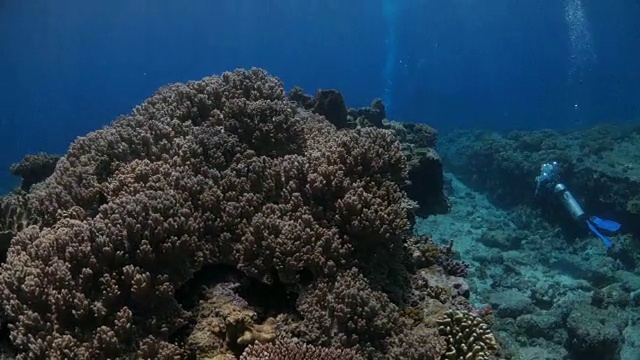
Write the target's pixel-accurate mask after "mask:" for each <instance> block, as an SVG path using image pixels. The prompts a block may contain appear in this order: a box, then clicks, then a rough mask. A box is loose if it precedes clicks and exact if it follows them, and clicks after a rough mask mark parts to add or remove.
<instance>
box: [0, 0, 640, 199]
mask: <svg viewBox="0 0 640 360" xmlns="http://www.w3.org/2000/svg"><path fill="white" fill-rule="evenodd" d="M384 1H387V2H389V1H392V0H366V1H365V0H352V1H344V0H339V1H338V0H322V1H320V0H316V1H313V0H311V1H295V0H268V1H257V0H216V1H209V0H193V1H185V0H179V1H178V0H163V1H157V0H115V1H101V2H99V1H78V0H60V1H55V2H54V1H44V0H32V1H18V0H0V49H1V55H0V56H1V57H0V150H1V151H0V192H2V191H3V190H7V189H8V188H10V187H12V186H14V185H15V184H16V182H15V181H13V182H12V180H11V177H10V176H9V174H8V170H6V169H8V167H9V165H10V164H11V163H12V162H15V161H17V160H19V159H20V158H21V157H22V156H23V155H24V154H26V153H31V152H36V151H47V152H57V153H63V152H64V151H65V150H66V148H67V147H68V145H69V142H70V141H72V140H73V138H75V137H76V136H79V135H83V134H85V133H87V132H89V131H91V130H95V129H97V128H99V127H101V126H104V125H106V124H108V123H109V122H110V121H111V120H113V119H114V118H115V117H116V116H117V115H119V114H123V113H127V112H129V111H130V110H131V108H132V107H133V106H135V105H136V104H138V103H139V102H141V101H142V100H143V99H145V98H146V97H148V96H149V95H150V94H152V93H153V91H154V90H155V89H156V88H158V87H159V86H161V85H163V84H166V83H169V82H176V81H186V80H190V79H199V78H201V77H203V76H207V75H211V74H217V73H220V72H222V71H226V70H232V69H234V68H237V67H252V66H258V67H262V68H265V69H267V70H268V71H269V72H271V73H272V74H274V75H276V76H278V77H280V78H281V79H282V80H283V81H284V82H285V84H286V86H287V88H291V87H293V86H294V85H300V86H302V87H303V88H305V90H306V91H307V92H310V93H313V92H315V90H316V89H317V88H338V89H340V90H341V91H342V92H343V93H344V95H345V97H346V100H347V102H348V104H349V105H351V106H364V105H367V104H368V103H369V102H370V101H371V99H373V98H375V97H383V94H384V89H385V87H387V80H388V79H387V78H385V76H386V75H385V72H384V69H385V68H387V69H388V68H389V67H387V64H385V61H386V59H387V58H389V57H388V54H389V51H395V54H394V56H393V57H392V58H395V60H396V61H395V62H394V64H392V65H393V66H392V67H391V69H392V72H391V76H392V78H393V86H392V87H391V89H390V92H389V93H388V96H389V98H390V99H392V102H391V106H390V109H389V115H390V116H389V117H391V118H395V119H398V120H404V121H418V122H427V123H429V124H431V125H433V126H435V127H436V128H438V129H440V130H443V131H446V130H449V129H452V128H459V127H493V128H512V127H529V128H531V127H533V128H537V127H558V126H562V127H570V126H584V125H588V124H592V123H594V122H597V121H607V120H628V119H634V118H638V117H640V116H639V115H640V100H639V99H640V66H639V65H637V64H640V21H637V19H640V6H639V5H638V2H637V1H636V0H616V1H600V0H583V4H584V8H585V13H586V15H587V18H588V20H589V21H590V25H591V27H590V29H591V33H592V38H593V45H594V49H595V53H596V54H597V59H598V61H597V63H596V64H595V66H593V67H592V69H591V70H590V71H588V72H584V73H583V74H582V76H581V80H582V82H581V83H579V82H577V81H575V79H574V80H573V81H570V80H571V79H570V77H569V68H570V55H571V54H570V52H569V39H568V30H567V25H566V23H565V20H564V9H563V1H559V0H540V1H524V2H523V1H518V2H514V1H512V0H484V1H480V0H432V1H426V0H397V1H396V4H397V8H398V9H399V12H398V14H397V18H396V22H395V25H394V31H395V41H394V44H393V47H390V46H389V44H388V43H385V40H388V31H389V28H388V18H385V16H384V13H383V2H384ZM310 4H313V5H310ZM574 104H579V105H580V106H579V108H578V109H575V108H574Z"/></svg>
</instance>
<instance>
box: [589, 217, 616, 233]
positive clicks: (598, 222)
mask: <svg viewBox="0 0 640 360" xmlns="http://www.w3.org/2000/svg"><path fill="white" fill-rule="evenodd" d="M589 221H590V222H591V223H593V225H595V226H597V227H598V228H599V229H600V230H606V231H609V232H616V231H618V230H620V224H618V223H617V222H615V221H612V220H605V219H600V218H599V217H597V216H592V217H591V218H590V219H589Z"/></svg>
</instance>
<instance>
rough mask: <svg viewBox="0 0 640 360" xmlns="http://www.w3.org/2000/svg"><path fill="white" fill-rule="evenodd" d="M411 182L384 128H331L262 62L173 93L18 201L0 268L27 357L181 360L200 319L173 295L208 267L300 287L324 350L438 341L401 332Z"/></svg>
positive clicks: (6, 312)
mask: <svg viewBox="0 0 640 360" xmlns="http://www.w3.org/2000/svg"><path fill="white" fill-rule="evenodd" d="M406 177H407V164H406V161H405V158H404V157H403V156H402V153H401V149H400V146H399V144H398V142H397V141H396V139H395V138H394V137H393V135H392V134H391V133H390V132H389V131H386V130H381V129H375V128H365V129H360V130H340V131H338V130H337V129H336V128H335V127H334V126H333V125H331V124H330V123H329V122H328V121H327V120H326V119H325V118H324V117H322V116H320V115H317V114H312V113H310V112H308V111H306V110H304V109H302V108H300V107H298V106H297V105H295V104H294V103H292V102H290V101H288V100H287V99H286V97H285V91H284V88H283V85H282V83H281V82H280V81H279V80H278V79H277V78H274V77H272V76H270V75H269V74H267V73H266V72H264V71H262V70H260V69H251V70H236V71H234V72H227V73H224V74H222V75H221V76H213V77H207V78H204V79H202V80H200V81H192V82H188V83H186V84H174V85H170V86H166V87H164V88H162V89H160V90H159V91H157V92H156V93H155V94H154V95H153V96H151V97H150V98H149V99H147V100H146V101H144V102H143V103H142V104H141V105H139V106H138V107H136V108H135V109H134V110H133V112H132V113H131V114H129V115H126V116H122V117H120V118H118V119H117V120H116V121H114V122H113V123H112V124H110V125H109V126H106V127H104V128H103V129H101V130H98V131H95V132H92V133H90V134H88V135H86V136H84V137H81V138H78V139H77V140H76V141H75V142H74V143H73V144H72V145H71V147H70V148H69V150H68V152H67V154H66V155H64V156H63V157H62V158H61V159H60V160H59V161H58V163H57V165H56V167H55V170H54V172H53V174H51V175H50V176H49V177H48V178H47V179H46V180H44V181H43V182H42V183H39V184H36V185H33V187H32V188H31V189H30V192H29V194H27V195H26V200H25V201H27V207H28V209H29V210H30V214H31V215H32V216H33V218H34V219H36V220H35V221H33V222H32V223H31V225H30V226H29V227H27V228H26V229H24V230H21V231H19V232H18V233H17V234H15V236H13V238H12V240H11V245H10V247H9V250H8V253H7V259H6V262H5V263H4V264H3V265H2V269H1V272H0V315H1V316H2V318H3V322H4V323H7V324H8V327H9V330H10V340H11V342H12V343H13V345H14V346H15V348H16V350H17V352H18V354H17V358H18V359H43V358H47V359H70V358H73V359H98V358H127V357H133V358H153V359H177V358H186V357H188V356H189V354H188V347H186V346H184V345H182V344H181V342H180V341H178V340H176V334H177V333H179V332H180V331H184V329H187V330H188V329H189V324H193V322H194V319H193V317H194V316H193V314H191V313H190V311H189V310H188V309H185V308H184V307H183V306H182V305H181V303H180V302H179V301H178V299H177V298H176V293H177V292H178V291H179V289H181V287H183V286H184V285H185V284H186V283H187V282H188V281H189V280H190V279H192V278H193V277H194V276H195V275H196V273H197V272H198V271H200V270H201V269H203V268H204V267H206V266H215V265H219V266H226V267H229V268H233V269H234V270H235V271H239V272H241V273H242V274H244V276H246V277H247V278H250V279H252V280H253V281H257V282H260V283H263V284H273V283H279V284H282V286H284V287H286V288H287V289H290V290H292V291H296V292H297V293H299V294H300V297H299V300H298V304H297V307H298V308H297V309H293V310H292V311H299V314H300V320H299V321H300V322H301V323H302V325H301V326H300V329H301V330H300V332H299V333H300V335H299V336H300V337H301V338H302V339H303V340H305V341H307V342H311V343H313V342H315V345H328V346H342V347H352V348H354V350H355V351H358V352H363V353H366V354H367V356H370V358H382V357H384V356H385V354H387V353H410V352H403V351H401V349H398V347H402V346H408V347H413V348H417V347H418V346H417V344H406V342H403V341H395V340H394V339H400V338H406V339H419V340H416V341H420V342H421V343H422V344H424V342H425V341H426V340H427V339H431V338H433V339H434V341H437V342H439V341H441V340H439V339H438V335H437V334H433V336H430V337H428V338H426V337H424V336H418V334H411V333H410V329H408V330H403V329H402V328H400V329H399V330H398V329H395V330H394V329H392V328H391V327H392V326H393V325H394V324H398V323H399V320H398V316H399V315H398V314H399V312H398V309H397V306H396V305H395V304H393V303H392V301H395V302H400V301H401V300H400V299H401V298H402V297H403V296H404V295H403V294H405V293H406V292H407V289H406V288H407V287H408V286H410V283H409V281H408V276H407V271H406V269H405V267H404V265H403V258H404V250H403V244H404V242H405V240H406V239H407V238H408V237H409V233H410V219H409V212H410V211H411V209H412V203H411V201H409V200H408V199H407V198H406V195H405V193H404V192H403V191H402V186H403V185H404V183H405V181H406ZM27 225H28V224H27ZM327 297H329V298H330V299H331V300H332V301H334V302H333V303H332V304H327ZM323 301H324V302H323ZM223 310H224V309H223ZM220 311H222V310H217V316H222V317H227V319H228V317H229V316H231V314H232V311H231V310H229V312H223V313H220ZM242 314H243V316H245V315H246V316H249V315H247V313H242ZM256 316H257V315H256ZM242 321H243V322H242V326H241V328H243V329H245V330H246V329H255V328H256V326H262V325H261V324H263V323H262V322H263V321H265V319H264V318H262V319H256V318H255V316H254V315H251V316H249V317H248V318H246V319H244V318H243V320H242ZM271 321H272V320H269V322H268V323H269V324H270V323H271ZM220 331H221V332H222V333H226V334H229V328H228V323H227V325H224V326H222V327H221V328H220ZM403 331H409V332H408V333H405V335H402V334H403ZM409 335H410V336H409ZM234 336H235V335H234ZM241 336H242V335H241ZM273 337H274V336H272V335H270V336H268V338H269V339H271V338H273ZM356 344H357V346H356ZM256 351H257V350H256ZM261 351H262V350H261ZM236 355H238V354H237V353H236ZM416 356H423V355H416ZM245 357H246V358H251V357H250V355H246V356H245ZM437 357H438V354H435V355H433V358H434V359H435V358H437ZM353 358H355V355H354V356H353ZM421 358H424V357H421Z"/></svg>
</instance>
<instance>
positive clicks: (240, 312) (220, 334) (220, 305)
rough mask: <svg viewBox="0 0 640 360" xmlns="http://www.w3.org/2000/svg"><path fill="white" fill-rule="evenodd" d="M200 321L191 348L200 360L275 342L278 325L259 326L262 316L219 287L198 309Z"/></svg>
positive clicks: (191, 337) (271, 321)
mask: <svg viewBox="0 0 640 360" xmlns="http://www.w3.org/2000/svg"><path fill="white" fill-rule="evenodd" d="M196 312H197V321H196V324H195V326H194V329H193V331H192V332H191V335H189V337H188V338H187V346H189V347H190V348H192V349H193V350H194V352H195V354H196V356H197V357H198V358H202V359H204V358H208V357H213V356H220V355H222V354H228V355H230V356H233V353H234V352H236V351H237V349H240V348H242V347H243V346H246V345H250V344H253V343H254V342H256V341H257V342H260V343H267V342H271V341H274V340H275V337H276V322H275V320H274V319H273V318H267V319H266V320H265V321H264V322H263V323H259V321H258V316H257V314H256V312H255V311H253V310H252V309H251V308H250V306H249V304H248V303H247V302H246V301H245V300H244V299H242V298H241V297H240V296H238V295H237V294H235V293H234V292H233V291H232V290H230V289H228V288H227V286H226V284H218V285H216V286H215V287H214V288H213V289H210V290H208V291H206V295H205V299H204V300H202V301H201V302H200V305H199V306H198V307H197V310H196Z"/></svg>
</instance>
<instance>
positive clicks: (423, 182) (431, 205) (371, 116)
mask: <svg viewBox="0 0 640 360" xmlns="http://www.w3.org/2000/svg"><path fill="white" fill-rule="evenodd" d="M287 97H288V99H290V100H291V101H293V102H295V103H296V104H298V105H299V106H301V107H303V108H304V109H307V110H309V111H312V112H314V113H317V114H322V115H325V116H326V117H327V119H329V121H330V122H331V123H333V124H335V125H336V126H337V127H339V128H344V127H347V128H351V129H361V128H368V127H375V128H384V129H388V130H391V131H392V132H393V134H394V135H395V136H396V138H397V139H398V141H400V144H401V146H402V153H403V155H404V156H405V157H406V158H407V162H408V167H409V173H408V175H409V176H408V182H407V184H406V185H405V186H404V190H405V191H406V192H407V194H408V196H409V198H411V199H412V200H414V201H416V202H417V204H418V207H417V208H416V215H418V216H422V217H426V216H429V215H434V214H446V213H447V212H449V210H450V205H449V201H448V200H447V198H446V196H445V195H444V193H443V187H444V180H443V176H442V160H441V159H440V155H438V153H437V152H436V150H435V147H436V142H437V138H438V132H437V131H436V130H435V129H434V128H432V127H430V126H428V125H425V124H414V123H403V122H396V121H388V120H387V119H386V116H387V115H386V111H385V107H384V104H383V103H382V100H380V99H375V100H373V101H372V102H371V105H370V106H368V107H362V108H357V109H356V108H349V109H347V108H346V106H345V104H344V100H343V98H342V95H341V94H340V93H339V92H337V91H335V90H319V91H317V92H316V96H315V97H313V96H311V95H308V94H305V93H304V91H303V89H301V88H299V87H295V88H293V89H292V90H291V91H290V92H289V93H288V94H287ZM345 114H346V115H345ZM345 116H346V118H345Z"/></svg>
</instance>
